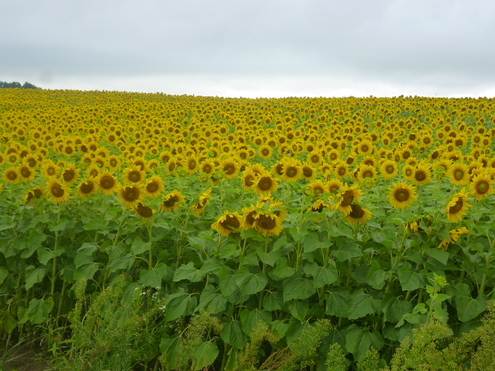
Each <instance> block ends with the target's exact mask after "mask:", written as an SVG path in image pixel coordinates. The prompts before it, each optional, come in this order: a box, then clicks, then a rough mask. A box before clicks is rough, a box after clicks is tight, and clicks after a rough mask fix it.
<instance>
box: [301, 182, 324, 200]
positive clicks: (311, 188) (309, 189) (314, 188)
mask: <svg viewBox="0 0 495 371" xmlns="http://www.w3.org/2000/svg"><path fill="white" fill-rule="evenodd" d="M326 192H327V187H326V186H325V184H324V183H323V182H322V181H321V180H319V179H318V180H313V181H312V182H311V183H309V184H308V185H307V186H306V193H307V194H312V195H313V197H319V196H320V195H322V194H323V193H326Z"/></svg>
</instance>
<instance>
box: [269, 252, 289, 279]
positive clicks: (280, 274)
mask: <svg viewBox="0 0 495 371" xmlns="http://www.w3.org/2000/svg"><path fill="white" fill-rule="evenodd" d="M295 272H296V270H295V269H294V268H292V267H289V266H287V258H286V257H281V258H279V259H277V263H276V265H275V269H274V270H272V271H271V272H269V275H270V277H271V278H273V279H274V280H276V281H279V280H282V279H284V278H287V277H290V276H292V275H293V274H294V273H295Z"/></svg>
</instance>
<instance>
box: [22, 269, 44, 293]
mask: <svg viewBox="0 0 495 371" xmlns="http://www.w3.org/2000/svg"><path fill="white" fill-rule="evenodd" d="M45 274H46V269H45V268H34V265H30V266H29V267H27V268H26V285H25V286H26V290H29V289H30V288H31V287H33V286H34V285H35V284H37V283H39V282H41V281H42V280H43V278H44V277H45Z"/></svg>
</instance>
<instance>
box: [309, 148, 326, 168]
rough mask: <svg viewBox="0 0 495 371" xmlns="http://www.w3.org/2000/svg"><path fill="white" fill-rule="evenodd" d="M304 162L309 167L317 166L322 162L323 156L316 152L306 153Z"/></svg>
mask: <svg viewBox="0 0 495 371" xmlns="http://www.w3.org/2000/svg"><path fill="white" fill-rule="evenodd" d="M306 161H307V162H309V163H310V165H313V166H318V165H320V164H321V162H322V161H323V156H322V155H321V153H320V152H318V151H312V152H310V153H308V158H307V160H306Z"/></svg>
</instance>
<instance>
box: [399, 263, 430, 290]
mask: <svg viewBox="0 0 495 371" xmlns="http://www.w3.org/2000/svg"><path fill="white" fill-rule="evenodd" d="M398 275H399V282H400V285H401V286H402V290H404V291H412V290H417V289H419V288H421V287H424V286H425V284H426V282H425V279H424V275H423V273H417V272H415V271H413V270H412V268H411V265H410V264H409V263H408V264H404V265H403V266H402V267H400V268H399V271H398Z"/></svg>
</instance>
